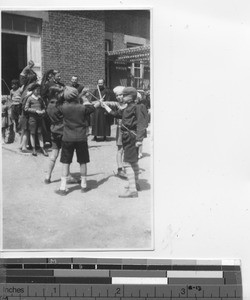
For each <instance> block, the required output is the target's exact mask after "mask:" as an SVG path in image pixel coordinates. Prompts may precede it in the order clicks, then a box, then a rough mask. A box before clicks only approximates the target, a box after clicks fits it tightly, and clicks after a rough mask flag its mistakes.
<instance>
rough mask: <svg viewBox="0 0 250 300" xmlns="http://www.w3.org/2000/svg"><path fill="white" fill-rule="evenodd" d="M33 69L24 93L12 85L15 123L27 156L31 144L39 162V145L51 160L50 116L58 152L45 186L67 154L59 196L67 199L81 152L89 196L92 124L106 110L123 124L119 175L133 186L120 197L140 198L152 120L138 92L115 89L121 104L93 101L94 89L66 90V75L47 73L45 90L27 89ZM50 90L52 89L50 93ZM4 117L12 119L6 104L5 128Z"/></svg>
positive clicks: (119, 140)
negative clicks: (143, 155)
mask: <svg viewBox="0 0 250 300" xmlns="http://www.w3.org/2000/svg"><path fill="white" fill-rule="evenodd" d="M31 69H32V63H31V64H29V65H28V66H27V68H26V70H24V71H23V72H22V73H21V76H20V82H21V79H22V80H23V81H22V82H23V84H22V86H21V87H19V81H18V80H13V81H12V85H11V87H12V89H11V92H10V96H11V100H12V101H11V119H12V120H13V123H14V124H15V128H16V131H19V132H20V133H21V151H22V152H26V151H27V149H26V148H27V144H28V140H29V138H30V144H31V147H32V155H33V156H37V152H36V141H37V140H38V142H39V146H40V148H41V151H42V153H43V154H44V155H45V156H48V153H47V151H46V150H45V148H44V140H43V129H44V128H46V126H45V120H44V118H45V116H46V117H47V118H48V119H49V124H50V128H49V130H50V142H51V148H52V151H51V155H50V157H49V164H48V172H47V175H46V177H45V180H44V182H45V183H46V184H49V183H51V176H52V172H53V169H54V166H55V163H56V160H57V158H58V156H59V152H60V150H61V157H60V162H61V163H62V174H61V183H60V188H59V189H58V190H57V191H56V193H57V194H59V195H67V193H68V189H67V183H76V182H78V181H77V180H76V179H75V178H73V177H72V176H71V175H70V164H71V163H72V159H73V155H74V152H76V158H77V162H78V163H79V166H80V175H81V180H80V185H81V192H83V193H85V192H87V191H88V186H87V163H89V161H90V157H89V150H88V141H87V139H88V133H87V129H88V120H89V116H90V114H92V113H93V112H94V111H95V108H97V107H103V108H104V109H105V110H106V112H107V113H108V114H111V115H112V116H114V117H115V118H116V119H117V132H116V144H117V155H116V160H117V166H118V172H117V175H118V176H119V177H120V178H123V179H127V180H128V183H129V185H128V187H127V188H126V189H125V192H124V194H122V195H119V197H121V198H131V197H132V198H135V197H138V191H139V190H140V186H139V183H138V176H139V166H138V159H139V158H140V155H141V154H140V152H141V147H142V141H143V139H144V138H145V137H146V129H147V126H148V121H149V117H148V113H147V109H146V107H145V106H144V105H143V104H139V103H137V100H138V99H140V94H139V93H138V92H137V90H136V89H135V88H133V87H122V86H118V87H116V88H115V89H114V93H115V95H116V99H117V102H108V101H104V99H102V98H100V99H98V100H96V101H90V92H89V91H88V89H85V88H83V89H82V90H81V92H80V93H79V90H77V89H76V88H75V87H72V86H71V87H70V86H64V85H63V84H60V80H59V81H58V82H57V81H56V80H57V79H56V76H57V77H58V76H60V73H59V72H58V71H55V70H50V71H53V72H47V74H46V78H45V77H44V78H45V79H44V81H42V82H45V85H43V89H42V90H41V85H40V84H38V83H37V81H36V80H35V81H33V82H29V84H28V85H25V82H24V77H25V76H26V75H27V73H28V72H29V71H30V70H31ZM58 73H59V75H58ZM31 75H32V76H33V74H32V72H31ZM44 86H46V90H45V89H44ZM41 95H42V96H41ZM45 99H46V101H45ZM4 114H6V106H5V105H3V104H2V122H3V120H4V118H3V115H4ZM28 133H29V134H28ZM2 134H3V123H2Z"/></svg>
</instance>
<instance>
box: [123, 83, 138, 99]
mask: <svg viewBox="0 0 250 300" xmlns="http://www.w3.org/2000/svg"><path fill="white" fill-rule="evenodd" d="M122 95H123V102H124V103H130V102H134V101H135V99H136V98H137V91H136V89H135V88H134V87H131V86H129V87H125V88H124V89H123V91H122Z"/></svg>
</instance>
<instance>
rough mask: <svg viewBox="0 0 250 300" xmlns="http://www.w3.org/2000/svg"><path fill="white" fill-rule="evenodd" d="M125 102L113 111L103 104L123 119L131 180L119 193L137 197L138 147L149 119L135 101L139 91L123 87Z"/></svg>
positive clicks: (128, 173) (125, 156)
mask: <svg viewBox="0 0 250 300" xmlns="http://www.w3.org/2000/svg"><path fill="white" fill-rule="evenodd" d="M122 94H123V102H124V103H126V104H127V107H126V108H125V109H123V110H118V111H117V112H114V111H112V110H111V109H110V108H109V107H108V106H107V105H106V104H105V102H102V106H103V107H104V108H105V109H106V111H107V112H108V113H111V114H112V115H114V116H115V117H116V118H121V119H122V125H121V131H122V146H123V149H124V158H123V161H124V169H125V170H126V174H127V177H128V181H129V187H128V189H127V190H126V191H125V193H124V194H122V195H119V197H120V198H136V197H138V191H139V190H140V187H139V184H138V177H139V165H138V147H139V146H140V145H142V141H143V138H144V133H145V128H146V126H147V120H146V119H145V116H144V114H143V112H142V109H141V106H138V105H137V104H136V103H135V100H136V98H137V91H136V89H135V88H133V87H126V88H124V89H123V92H122Z"/></svg>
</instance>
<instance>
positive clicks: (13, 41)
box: [1, 33, 27, 95]
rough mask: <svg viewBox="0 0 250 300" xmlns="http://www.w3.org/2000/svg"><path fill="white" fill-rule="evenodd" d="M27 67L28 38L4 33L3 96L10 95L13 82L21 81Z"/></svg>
mask: <svg viewBox="0 0 250 300" xmlns="http://www.w3.org/2000/svg"><path fill="white" fill-rule="evenodd" d="M26 65H27V36H25V35H18V34H8V33H2V79H3V80H2V83H1V84H2V95H9V93H10V92H9V89H10V88H11V87H10V85H11V80H12V79H19V74H20V73H21V72H22V70H23V68H24V67H25V66H26ZM7 85H8V87H7ZM8 88H9V89H8Z"/></svg>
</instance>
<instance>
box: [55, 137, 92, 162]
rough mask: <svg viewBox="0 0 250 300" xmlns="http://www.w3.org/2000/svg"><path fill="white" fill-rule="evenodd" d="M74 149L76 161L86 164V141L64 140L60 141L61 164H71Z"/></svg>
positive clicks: (87, 153)
mask: <svg viewBox="0 0 250 300" xmlns="http://www.w3.org/2000/svg"><path fill="white" fill-rule="evenodd" d="M75 150H76V157H77V162H78V163H79V164H86V163H88V162H89V148H88V143H87V142H86V141H81V142H65V141H62V153H61V159H60V162H61V163H63V164H71V163H72V159H73V155H74V151H75Z"/></svg>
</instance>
